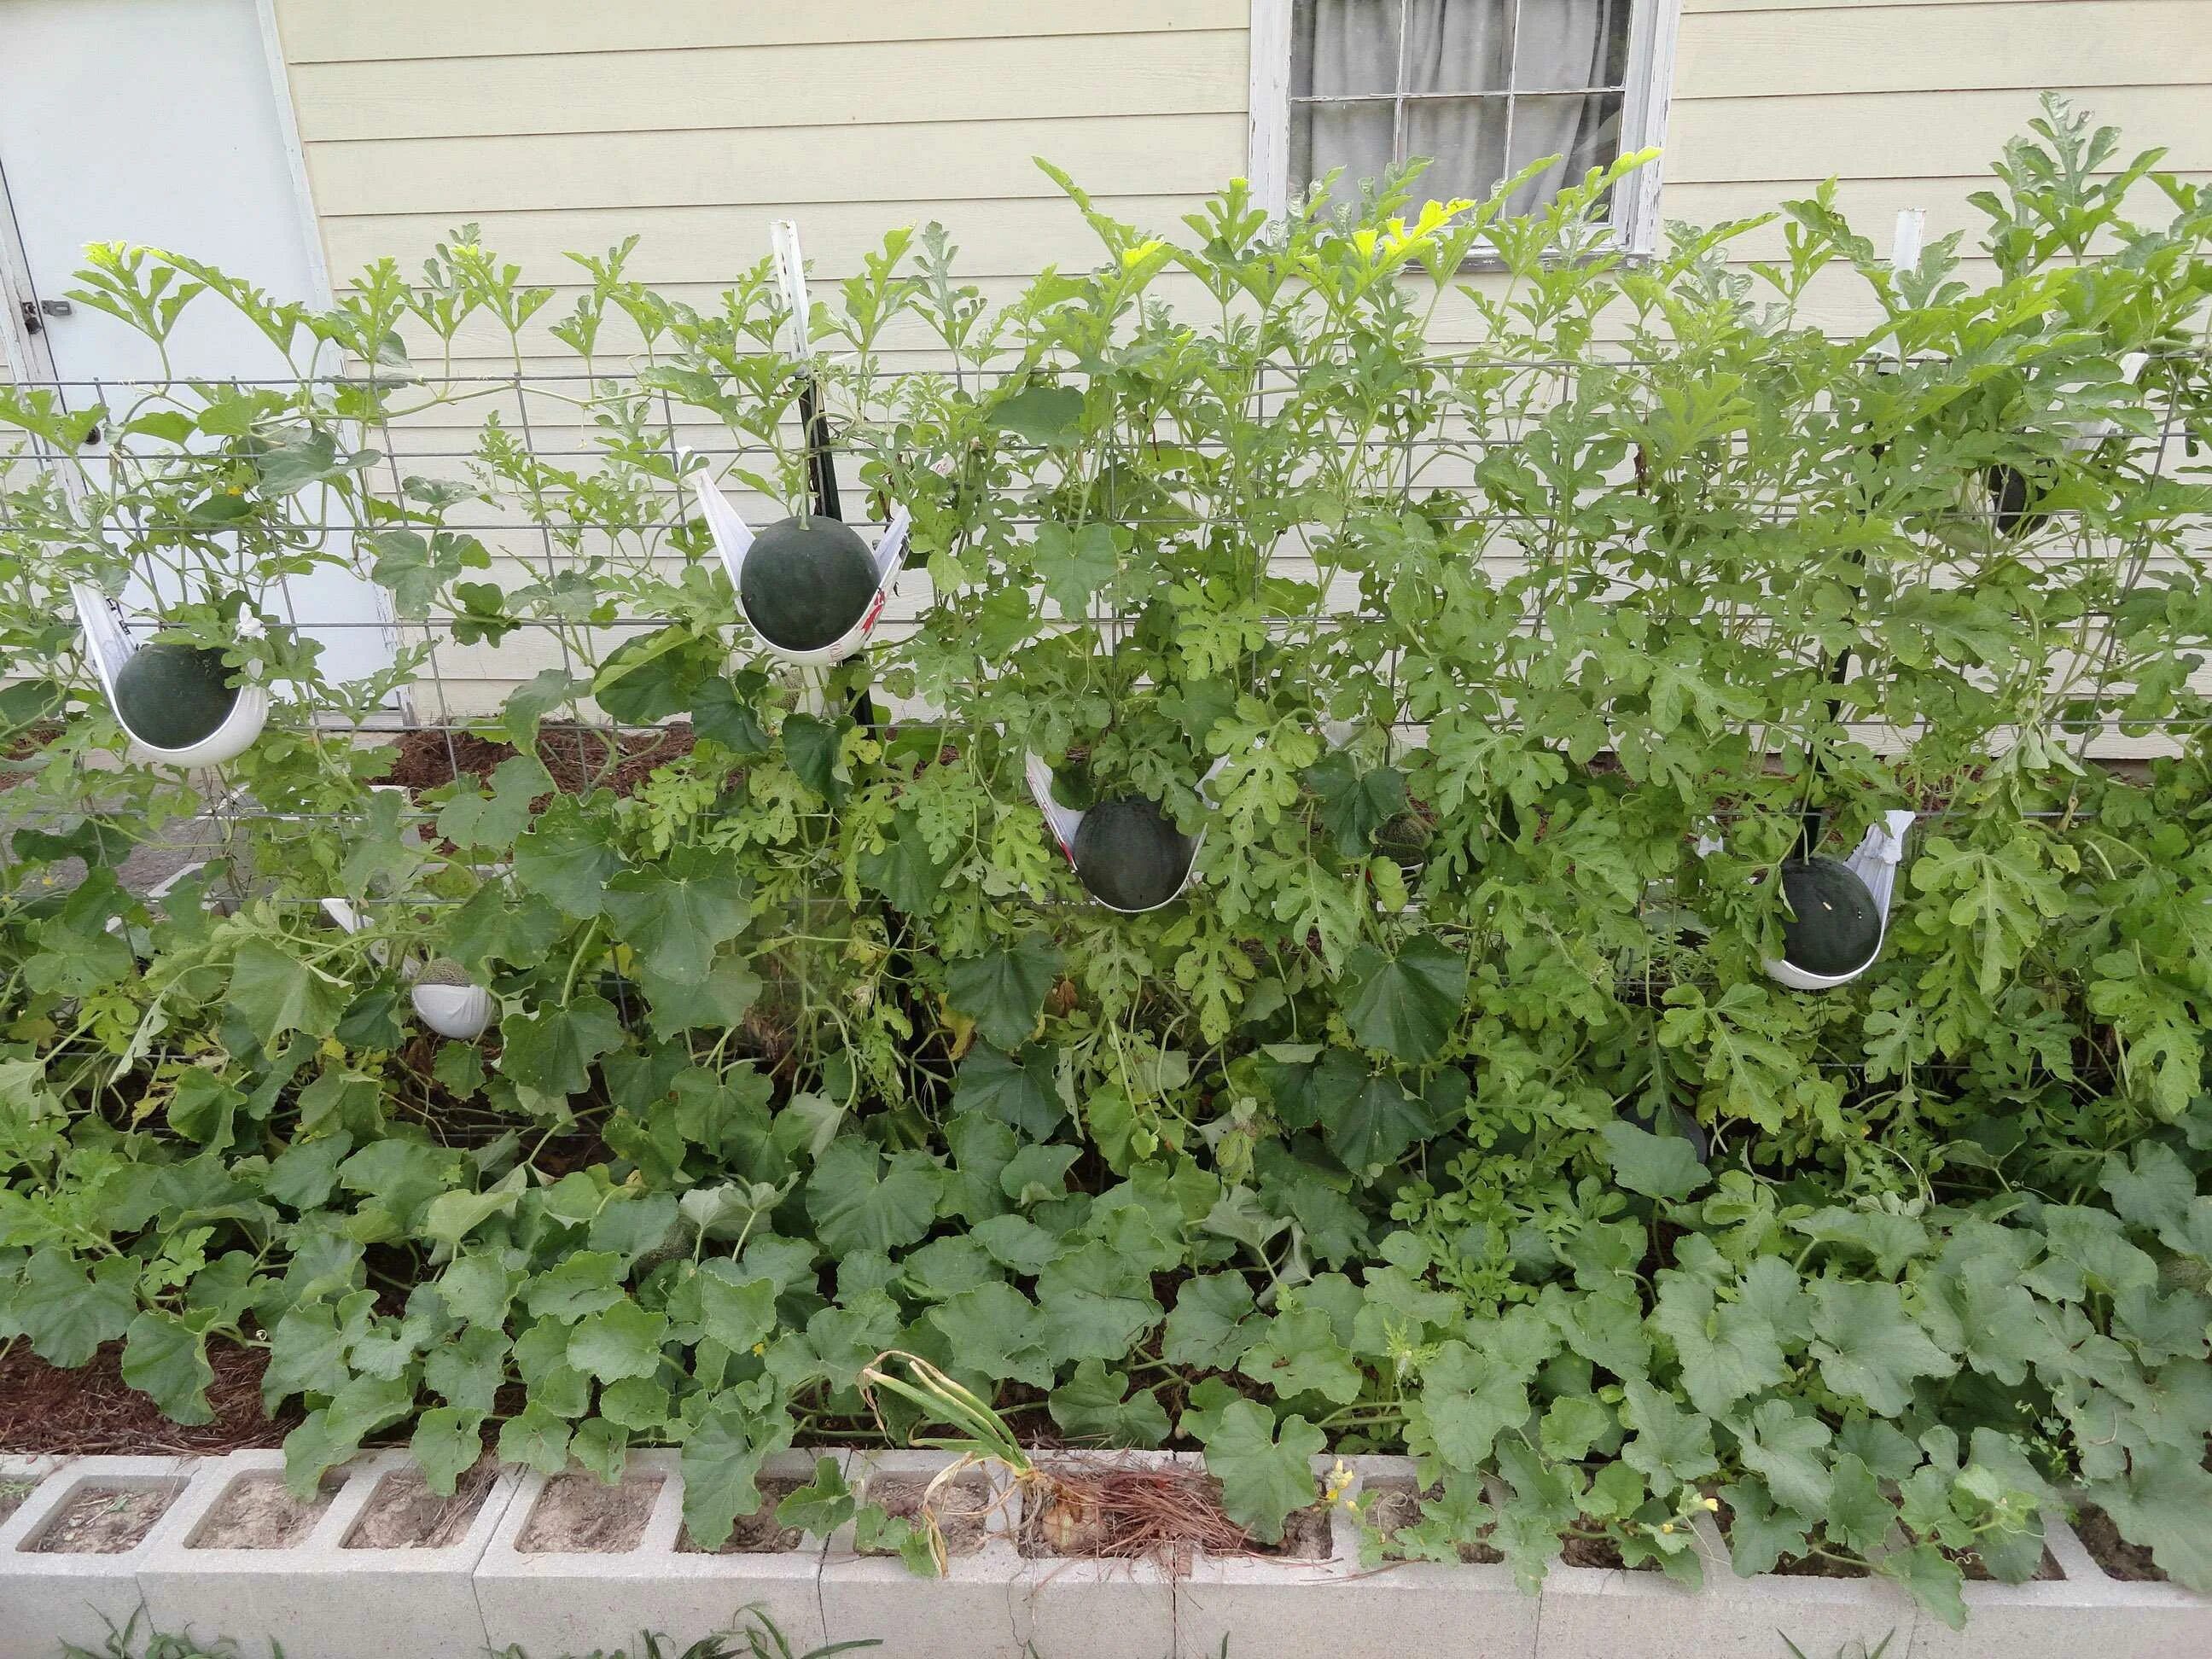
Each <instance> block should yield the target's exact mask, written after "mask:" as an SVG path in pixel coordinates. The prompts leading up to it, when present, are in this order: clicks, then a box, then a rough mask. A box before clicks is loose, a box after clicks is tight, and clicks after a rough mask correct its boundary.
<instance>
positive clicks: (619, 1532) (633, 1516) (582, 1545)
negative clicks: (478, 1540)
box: [514, 1470, 663, 1555]
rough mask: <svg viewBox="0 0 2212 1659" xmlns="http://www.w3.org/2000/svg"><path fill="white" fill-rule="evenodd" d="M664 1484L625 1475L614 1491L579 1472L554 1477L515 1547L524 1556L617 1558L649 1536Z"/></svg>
mask: <svg viewBox="0 0 2212 1659" xmlns="http://www.w3.org/2000/svg"><path fill="white" fill-rule="evenodd" d="M662 1484H663V1478H662V1477H661V1476H659V1475H658V1474H632V1475H626V1476H624V1477H623V1479H622V1480H617V1481H616V1482H615V1483H614V1484H613V1485H611V1486H610V1485H609V1484H608V1483H607V1482H605V1481H604V1480H600V1479H599V1476H597V1475H596V1474H585V1473H583V1472H581V1471H580V1470H571V1471H570V1472H569V1473H568V1474H562V1475H556V1476H555V1477H554V1478H553V1479H552V1480H549V1481H547V1482H546V1483H545V1486H544V1490H543V1491H541V1492H539V1493H538V1501H537V1502H536V1503H535V1504H532V1505H531V1510H530V1519H529V1520H528V1521H526V1522H524V1523H523V1528H522V1531H521V1533H520V1535H519V1536H517V1538H516V1539H515V1541H514V1547H515V1548H516V1549H517V1550H519V1551H520V1552H521V1553H523V1554H525V1555H544V1554H549V1553H555V1552H560V1551H573V1552H575V1553H580V1554H585V1555H619V1554H622V1553H625V1552H627V1551H629V1550H634V1549H635V1548H636V1547H638V1543H639V1541H641V1539H643V1538H644V1536H645V1523H646V1522H647V1521H648V1520H649V1519H651V1518H652V1515H653V1503H654V1500H656V1499H657V1498H659V1496H660V1488H661V1486H662Z"/></svg>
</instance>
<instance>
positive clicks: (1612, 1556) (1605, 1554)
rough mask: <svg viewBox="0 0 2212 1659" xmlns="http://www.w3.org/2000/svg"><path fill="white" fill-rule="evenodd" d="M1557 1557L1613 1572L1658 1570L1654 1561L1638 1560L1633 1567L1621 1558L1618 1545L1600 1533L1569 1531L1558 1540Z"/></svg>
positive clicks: (1575, 1563) (1658, 1566)
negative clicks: (1588, 1533)
mask: <svg viewBox="0 0 2212 1659" xmlns="http://www.w3.org/2000/svg"><path fill="white" fill-rule="evenodd" d="M1559 1559H1560V1560H1562V1561H1564V1562H1565V1563H1566V1564H1567V1565H1569V1566H1571V1567H1601V1568H1605V1569H1607V1570H1609V1571H1613V1572H1659V1571H1663V1569H1662V1568H1661V1566H1660V1565H1659V1564H1658V1563H1657V1562H1656V1561H1639V1562H1638V1563H1637V1564H1636V1565H1634V1566H1633V1567H1632V1566H1630V1565H1628V1563H1627V1562H1626V1561H1625V1560H1623V1559H1621V1554H1620V1544H1619V1543H1617V1542H1616V1541H1613V1539H1611V1538H1609V1537H1607V1536H1606V1535H1605V1534H1602V1533H1601V1534H1597V1535H1596V1536H1595V1537H1589V1536H1585V1535H1584V1534H1581V1533H1569V1534H1567V1535H1566V1536H1565V1538H1564V1539H1562V1540H1560V1541H1559Z"/></svg>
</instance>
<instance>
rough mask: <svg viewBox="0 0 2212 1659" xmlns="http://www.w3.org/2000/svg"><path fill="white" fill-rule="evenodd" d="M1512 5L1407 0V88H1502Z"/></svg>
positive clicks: (1501, 0)
mask: <svg viewBox="0 0 2212 1659" xmlns="http://www.w3.org/2000/svg"><path fill="white" fill-rule="evenodd" d="M1545 3H1547V0H1523V4H1524V9H1525V8H1526V7H1528V6H1529V5H1531V4H1533V5H1536V6H1541V5H1543V4H1545ZM1512 9H1513V0H1406V90H1407V92H1411V93H1424V92H1503V91H1504V90H1505V75H1506V68H1507V65H1508V64H1509V62H1510V58H1511V56H1512V34H1511V29H1510V24H1511V13H1512Z"/></svg>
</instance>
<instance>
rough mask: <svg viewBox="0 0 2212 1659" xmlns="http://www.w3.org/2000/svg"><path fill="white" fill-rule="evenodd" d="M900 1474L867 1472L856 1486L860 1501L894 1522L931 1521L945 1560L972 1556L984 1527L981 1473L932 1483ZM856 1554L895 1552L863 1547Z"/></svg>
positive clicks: (986, 1501) (987, 1500) (986, 1494)
mask: <svg viewBox="0 0 2212 1659" xmlns="http://www.w3.org/2000/svg"><path fill="white" fill-rule="evenodd" d="M933 1481H935V1477H934V1476H932V1475H928V1474H908V1473H906V1472H904V1471H897V1472H885V1473H883V1474H872V1475H870V1476H869V1477H868V1478H867V1480H866V1481H865V1482H864V1483H863V1484H862V1486H861V1488H860V1501H861V1502H862V1503H864V1504H875V1505H876V1506H877V1507H878V1509H880V1510H883V1511H884V1514H886V1515H888V1516H891V1517H892V1518H893V1519H894V1520H898V1521H911V1522H916V1523H917V1524H919V1523H921V1522H923V1521H924V1520H925V1519H927V1520H928V1521H933V1522H936V1525H937V1530H938V1533H939V1535H940V1536H941V1537H942V1538H943V1539H944V1540H945V1554H946V1555H948V1556H962V1555H973V1554H975V1552H976V1551H978V1550H980V1549H981V1548H982V1547H983V1540H984V1536H985V1534H986V1533H987V1530H988V1528H989V1522H990V1514H991V1505H992V1501H993V1500H992V1497H991V1483H990V1481H989V1480H988V1479H987V1477H986V1476H985V1475H984V1474H982V1472H981V1470H975V1471H971V1472H970V1473H968V1474H959V1475H956V1476H954V1477H953V1478H952V1479H951V1480H945V1481H935V1490H934V1491H933V1490H931V1487H932V1483H933ZM897 1553H898V1552H897V1551H896V1550H895V1549H889V1548H875V1549H863V1550H861V1551H860V1554H862V1555H896V1554H897Z"/></svg>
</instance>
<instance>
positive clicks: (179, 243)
mask: <svg viewBox="0 0 2212 1659" xmlns="http://www.w3.org/2000/svg"><path fill="white" fill-rule="evenodd" d="M265 26H266V25H265V10H264V6H262V5H258V4H257V3H256V0H0V177H4V180H5V185H6V196H5V203H6V205H7V208H8V209H9V211H10V212H11V213H12V216H13V218H14V233H15V246H16V250H18V251H19V258H20V264H18V262H17V261H16V260H9V261H5V262H0V268H4V266H5V265H15V266H16V267H17V268H16V269H15V284H14V285H15V286H16V287H24V286H27V287H28V288H29V289H30V290H31V291H30V292H29V293H27V294H18V293H11V294H9V295H7V300H8V303H9V308H10V309H11V310H14V309H16V308H17V307H19V306H20V305H21V303H22V302H23V301H30V302H32V304H33V306H34V307H39V308H40V309H39V313H38V314H37V316H36V323H37V325H38V333H37V334H36V336H35V337H33V336H30V335H28V334H27V333H25V332H22V331H21V325H18V326H19V331H18V332H17V334H16V336H15V339H16V343H17V346H18V355H19V356H26V355H27V356H29V358H30V361H29V362H28V363H27V364H19V365H18V372H19V373H21V372H22V371H23V370H24V369H26V368H27V369H28V370H29V373H30V377H31V378H34V379H43V378H46V376H47V375H49V374H51V375H52V377H53V378H55V379H56V380H58V381H60V382H62V383H63V386H64V397H65V398H67V400H68V402H69V403H70V404H71V405H72V406H75V407H84V406H88V405H90V404H94V403H96V402H98V401H100V383H102V382H114V381H118V380H151V379H155V378H157V377H158V376H160V374H161V362H160V359H159V356H158V355H157V354H156V353H155V349H154V347H153V343H151V342H150V341H149V340H148V339H146V338H145V337H143V335H141V334H139V333H137V331H134V330H132V329H130V328H128V327H126V326H125V325H123V324H122V323H119V322H118V321H116V320H114V319H112V318H109V317H106V316H104V315H102V314H100V313H98V312H95V311H91V310H88V308H87V307H83V306H81V305H80V306H76V307H74V308H72V309H70V312H69V314H67V315H60V314H52V313H56V312H58V310H59V309H60V308H61V307H60V306H58V304H57V303H56V302H58V301H61V296H62V295H64V294H65V293H67V291H68V290H69V289H70V288H72V287H74V286H76V282H75V278H74V276H73V273H74V272H75V271H76V270H77V268H78V267H79V266H80V265H81V264H82V258H81V257H80V255H81V252H82V249H83V247H84V246H85V244H86V243H88V242H137V243H141V244H143V245H146V246H152V247H160V248H168V249H173V250H174V251H176V252H179V253H184V254H188V255H190V256H191V257H192V258H197V259H202V260H204V261H206V262H207V263H209V264H214V265H217V266H220V267H221V268H222V269H223V270H226V271H228V272H229V273H230V274H232V275H233V276H240V277H243V278H245V279H246V281H248V282H251V283H253V284H254V285H255V286H256V287H258V288H260V289H264V290H266V291H267V292H268V293H269V294H270V295H271V296H273V297H274V298H276V299H279V300H300V301H307V302H308V303H310V304H326V303H327V302H328V301H329V297H330V295H329V284H328V281H327V279H326V277H325V276H324V274H323V270H322V259H321V255H320V252H319V250H318V247H317V246H316V243H315V240H314V231H313V221H312V217H311V215H310V210H309V209H308V207H307V197H306V186H305V183H304V175H303V174H302V173H300V172H299V171H298V170H297V168H298V163H297V159H296V158H297V155H298V150H297V144H296V140H295V137H294V134H293V131H292V125H291V112H290V110H289V107H280V106H279V104H278V101H277V100H278V93H277V78H276V76H277V70H276V67H275V64H276V58H275V55H274V48H273V44H272V42H271V40H270V37H269V36H268V35H266V34H264V27H265ZM7 229H8V227H7V226H6V225H4V224H0V234H5V232H6V231H7ZM62 304H64V305H65V304H66V302H65V301H64V302H62ZM26 347H27V348H28V350H27V352H26V351H25V350H24V349H23V348H26ZM169 366H170V371H171V373H172V374H174V375H176V376H178V377H182V378H199V379H209V380H217V379H219V380H230V379H243V380H252V379H256V378H268V377H270V376H275V375H282V374H285V373H287V372H288V371H287V369H286V367H285V363H284V360H283V356H281V355H280V354H279V353H278V352H277V351H276V349H275V348H274V347H273V346H271V345H270V343H269V342H268V341H267V340H266V339H264V337H262V335H261V334H260V333H259V332H258V331H257V330H256V329H255V328H254V327H253V326H252V324H250V323H248V322H247V321H246V319H244V318H242V317H240V315H239V314H238V313H237V312H236V311H235V310H234V309H233V308H232V307H229V306H228V304H227V303H225V302H223V301H220V300H217V299H215V298H213V297H212V296H205V297H203V298H202V299H200V300H199V301H196V302H194V303H193V304H191V305H190V306H188V307H185V312H184V313H183V315H182V317H181V318H180V319H179V323H178V326H177V331H176V332H175V334H174V335H173V337H171V341H170V365H169ZM287 597H288V599H289V604H290V605H291V609H292V612H293V615H292V618H291V619H292V620H293V621H295V622H297V623H300V624H301V627H302V628H303V629H304V631H305V632H307V634H308V635H311V636H312V637H313V638H315V639H316V640H318V641H320V642H321V644H322V647H323V653H322V658H321V661H322V665H323V671H324V673H325V676H326V677H328V678H331V679H333V680H343V679H352V678H357V677H358V676H360V675H362V674H366V673H370V672H374V671H375V670H377V669H379V668H381V667H383V666H384V665H386V664H387V663H389V662H390V661H391V652H392V641H391V635H390V634H389V633H388V632H387V630H386V627H385V624H386V623H387V622H388V620H389V617H390V613H389V611H387V610H386V607H385V605H384V604H383V596H382V594H381V592H380V590H379V589H377V588H376V587H375V586H374V585H372V584H371V583H369V582H367V581H365V580H362V579H361V578H360V577H358V576H356V575H354V574H351V573H350V572H349V571H343V570H331V569H323V570H319V571H317V572H315V573H314V574H312V575H309V576H306V577H294V578H292V579H290V580H289V582H288V584H287ZM317 623H321V624H324V625H323V626H316V624H317Z"/></svg>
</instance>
